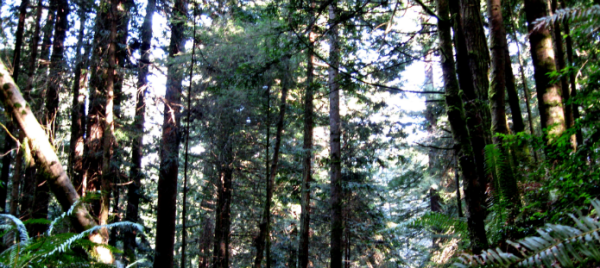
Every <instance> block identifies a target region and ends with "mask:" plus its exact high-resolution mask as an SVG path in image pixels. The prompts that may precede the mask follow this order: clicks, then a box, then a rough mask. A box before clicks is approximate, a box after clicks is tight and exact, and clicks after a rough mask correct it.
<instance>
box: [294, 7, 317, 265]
mask: <svg viewBox="0 0 600 268" xmlns="http://www.w3.org/2000/svg"><path fill="white" fill-rule="evenodd" d="M310 5H311V6H310V10H309V13H310V20H311V22H310V23H312V21H314V13H313V12H314V11H313V9H314V5H315V4H314V2H313V1H311V3H310ZM311 25H312V24H311ZM308 38H309V42H310V43H309V47H308V48H307V50H306V61H307V64H306V93H305V95H304V144H303V147H302V148H303V150H304V155H303V161H302V163H303V164H302V166H303V171H302V187H301V193H300V196H301V198H302V201H301V209H302V212H301V214H300V243H299V244H298V265H300V268H307V267H308V261H309V254H308V252H309V251H308V246H309V238H310V236H309V234H310V183H311V182H312V158H313V154H312V149H313V128H314V119H313V118H314V112H313V110H314V107H313V98H314V97H313V95H314V91H315V85H314V77H315V74H314V65H313V62H314V58H315V57H314V55H313V54H314V51H313V50H314V42H315V40H316V34H315V33H313V29H309V31H308Z"/></svg>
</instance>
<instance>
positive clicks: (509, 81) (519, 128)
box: [504, 38, 527, 148]
mask: <svg viewBox="0 0 600 268" xmlns="http://www.w3.org/2000/svg"><path fill="white" fill-rule="evenodd" d="M505 41H506V38H505ZM504 70H505V72H504V75H505V79H506V94H507V95H508V105H509V106H510V115H511V117H512V122H513V127H512V129H513V132H514V133H521V132H523V131H525V123H524V122H523V112H521V105H520V103H519V93H518V91H517V85H516V83H515V74H514V72H513V69H512V62H511V60H510V53H509V51H508V45H506V46H505V49H504ZM525 148H527V147H525Z"/></svg>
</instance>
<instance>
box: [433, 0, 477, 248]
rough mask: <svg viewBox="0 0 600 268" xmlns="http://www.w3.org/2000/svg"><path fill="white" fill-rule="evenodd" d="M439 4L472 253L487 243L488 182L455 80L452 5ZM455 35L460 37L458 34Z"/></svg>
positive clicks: (444, 1) (446, 80) (442, 51)
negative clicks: (485, 198) (482, 175)
mask: <svg viewBox="0 0 600 268" xmlns="http://www.w3.org/2000/svg"><path fill="white" fill-rule="evenodd" d="M437 7H438V16H439V17H440V20H438V31H439V39H440V40H439V42H440V54H441V57H442V72H443V76H444V88H445V90H446V95H445V101H446V105H447V108H446V111H447V113H448V121H449V122H450V126H451V127H452V136H453V138H454V142H455V144H456V145H455V148H457V149H459V150H458V153H457V155H458V163H459V165H460V168H461V171H462V177H463V182H464V187H465V199H466V203H467V209H468V212H469V214H468V218H467V225H468V230H469V240H471V249H472V250H473V252H481V250H482V249H484V248H486V247H487V246H488V245H487V243H488V242H487V236H486V232H485V223H484V217H485V216H484V215H485V214H486V213H485V207H484V206H483V200H482V199H483V191H484V186H485V183H483V182H484V181H483V180H482V178H480V173H478V171H477V168H474V167H476V166H475V163H476V158H475V153H474V151H473V146H472V144H471V140H472V137H471V135H470V130H469V129H468V128H467V126H468V122H467V120H466V116H467V113H466V112H465V108H463V105H462V100H461V97H460V94H459V83H458V81H457V79H456V77H457V76H456V70H455V67H454V66H455V65H454V57H453V53H452V41H451V37H450V36H451V32H450V29H451V25H450V23H451V22H452V20H451V19H450V17H449V13H450V5H449V3H448V1H447V0H438V1H437ZM454 23H455V25H456V24H457V20H456V17H455V18H454ZM455 27H456V26H455ZM455 29H456V28H455ZM455 34H457V31H455ZM455 38H460V37H458V36H457V37H455ZM459 49H460V48H457V50H459ZM459 68H460V65H459ZM471 130H473V129H471ZM475 131H476V130H475Z"/></svg>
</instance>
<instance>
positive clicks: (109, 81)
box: [98, 0, 122, 262]
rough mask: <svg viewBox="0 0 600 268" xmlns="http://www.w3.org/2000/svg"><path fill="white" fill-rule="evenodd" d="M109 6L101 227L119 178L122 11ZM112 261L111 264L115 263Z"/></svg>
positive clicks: (113, 1) (105, 232)
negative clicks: (115, 155) (116, 105)
mask: <svg viewBox="0 0 600 268" xmlns="http://www.w3.org/2000/svg"><path fill="white" fill-rule="evenodd" d="M107 4H108V6H104V7H103V8H107V9H110V10H109V11H108V16H107V19H106V22H108V25H107V26H108V30H109V35H108V40H107V42H108V51H107V55H106V61H107V63H108V66H107V67H106V71H104V72H103V74H102V78H104V80H105V81H104V89H103V90H104V91H105V92H104V96H105V97H106V100H105V102H104V105H103V106H104V109H105V110H104V122H103V127H104V131H103V133H102V175H101V179H100V183H101V188H100V189H101V194H100V214H99V217H98V221H99V223H100V224H101V225H106V224H108V213H109V210H110V194H111V192H112V183H113V182H114V178H115V177H116V176H117V175H116V174H115V172H114V171H115V170H114V169H113V168H112V167H111V160H112V157H113V151H114V146H115V144H114V143H115V138H114V133H115V121H114V99H115V92H114V90H115V78H116V77H115V72H116V70H117V67H118V66H117V23H118V22H117V19H118V17H117V16H118V14H119V13H120V11H119V10H118V9H117V7H118V6H121V7H122V5H119V1H118V0H109V1H108V2H107ZM100 234H101V236H102V239H103V240H102V243H103V244H106V243H108V240H109V233H108V229H106V228H103V229H102V230H100ZM113 261H114V260H112V261H111V262H113Z"/></svg>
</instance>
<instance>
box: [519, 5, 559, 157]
mask: <svg viewBox="0 0 600 268" xmlns="http://www.w3.org/2000/svg"><path fill="white" fill-rule="evenodd" d="M547 13H548V5H547V3H546V1H543V0H526V1H525V14H526V17H527V24H528V29H529V30H530V31H531V34H530V35H529V43H530V49H531V58H532V60H533V68H534V76H535V88H536V91H537V98H538V107H539V110H540V119H541V126H542V129H544V134H543V137H544V140H545V141H546V142H547V144H548V145H555V144H556V140H557V138H558V137H559V136H560V135H561V134H562V133H564V132H565V130H566V125H565V119H564V109H563V105H562V96H561V88H560V84H559V83H558V82H553V81H552V79H551V78H550V77H549V76H548V73H552V72H556V71H557V69H556V63H555V62H554V49H553V48H552V38H551V35H550V31H549V30H548V29H546V28H543V29H538V30H535V31H533V29H534V24H533V23H534V21H535V20H536V19H538V18H541V17H544V16H546V14H547ZM546 155H547V156H548V157H550V158H551V159H555V160H556V159H557V156H553V155H551V152H550V151H548V150H547V151H546Z"/></svg>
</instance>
